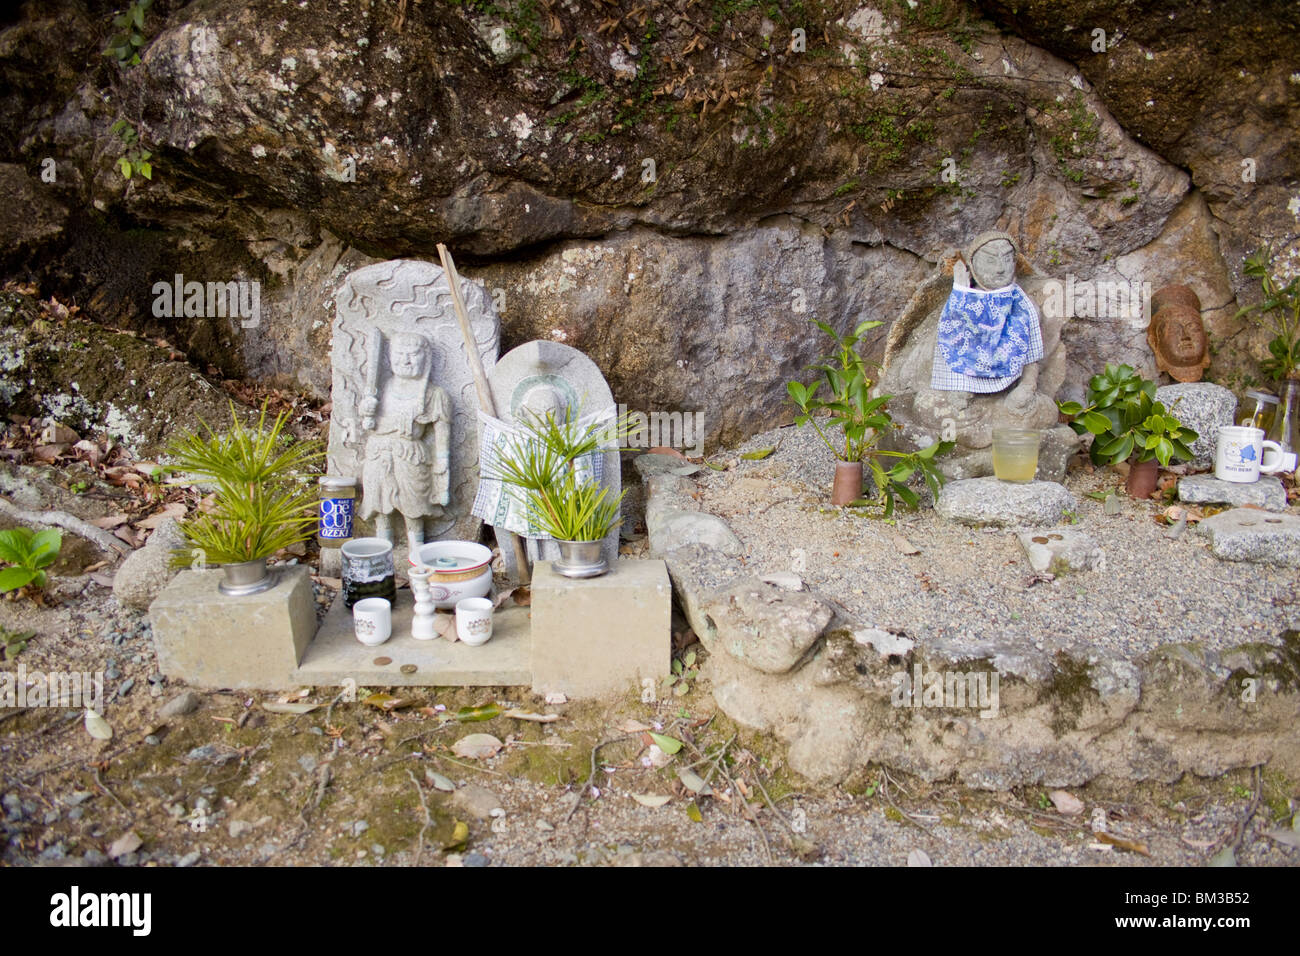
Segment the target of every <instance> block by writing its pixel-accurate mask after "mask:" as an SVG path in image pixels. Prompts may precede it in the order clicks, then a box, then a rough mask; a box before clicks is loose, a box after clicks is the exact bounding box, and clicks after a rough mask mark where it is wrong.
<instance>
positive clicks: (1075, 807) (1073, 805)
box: [1048, 790, 1083, 816]
mask: <svg viewBox="0 0 1300 956" xmlns="http://www.w3.org/2000/svg"><path fill="white" fill-rule="evenodd" d="M1048 797H1050V798H1051V801H1052V803H1053V804H1054V805H1055V806H1056V812H1057V813H1062V814H1064V815H1066V816H1073V815H1074V814H1076V813H1082V812H1083V801H1082V800H1080V799H1079V798H1078V797H1076V796H1075V795H1074V794H1072V793H1067V792H1066V791H1064V790H1053V791H1052V792H1051V793H1049V794H1048Z"/></svg>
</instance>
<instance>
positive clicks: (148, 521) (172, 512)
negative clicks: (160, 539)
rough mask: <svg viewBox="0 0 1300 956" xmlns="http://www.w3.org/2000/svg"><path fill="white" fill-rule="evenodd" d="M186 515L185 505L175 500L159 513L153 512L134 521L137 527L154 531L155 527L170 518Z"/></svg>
mask: <svg viewBox="0 0 1300 956" xmlns="http://www.w3.org/2000/svg"><path fill="white" fill-rule="evenodd" d="M184 517H185V506H184V505H183V504H181V503H180V502H179V501H173V502H171V503H170V504H168V505H166V506H165V507H164V508H163V510H162V511H159V512H158V513H157V514H152V515H150V516H149V517H147V518H145V519H144V520H142V521H136V522H134V524H135V527H137V528H143V529H144V530H146V531H152V530H153V529H154V528H156V527H158V526H159V525H160V524H162V523H163V522H164V521H166V520H167V519H168V518H184Z"/></svg>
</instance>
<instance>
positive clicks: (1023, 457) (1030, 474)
mask: <svg viewBox="0 0 1300 956" xmlns="http://www.w3.org/2000/svg"><path fill="white" fill-rule="evenodd" d="M1042 434H1043V433H1042V432H1040V431H1038V430H1037V429H1035V428H995V429H993V474H994V475H995V476H996V477H997V479H998V480H999V481H1015V482H1024V481H1033V480H1034V475H1035V474H1036V473H1037V472H1038V442H1039V440H1040V439H1041V438H1042Z"/></svg>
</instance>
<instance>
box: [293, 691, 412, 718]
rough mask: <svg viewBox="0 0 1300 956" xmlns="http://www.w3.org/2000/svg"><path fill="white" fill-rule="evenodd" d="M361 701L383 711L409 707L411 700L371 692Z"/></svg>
mask: <svg viewBox="0 0 1300 956" xmlns="http://www.w3.org/2000/svg"><path fill="white" fill-rule="evenodd" d="M361 703H363V704H369V705H370V706H371V707H374V708H377V709H378V710H382V711H384V712H385V713H388V712H390V711H394V710H397V709H398V708H401V707H409V706H410V705H411V701H410V700H409V699H408V698H405V697H394V696H393V695H392V694H384V693H379V694H371V695H370V696H369V697H367V698H366V699H365V700H363V701H362V702H361ZM296 706H299V707H301V706H304V705H302V704H298V705H296Z"/></svg>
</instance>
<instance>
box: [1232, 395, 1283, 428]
mask: <svg viewBox="0 0 1300 956" xmlns="http://www.w3.org/2000/svg"><path fill="white" fill-rule="evenodd" d="M1276 414H1277V396H1276V395H1270V394H1269V393H1268V392H1262V391H1259V390H1257V389H1251V390H1249V391H1248V392H1246V398H1245V400H1244V401H1243V402H1242V403H1241V404H1240V405H1239V406H1238V411H1237V424H1238V425H1244V426H1246V427H1248V428H1258V429H1261V430H1263V431H1268V428H1269V426H1270V425H1272V424H1273V417H1274V416H1275V415H1276Z"/></svg>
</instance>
